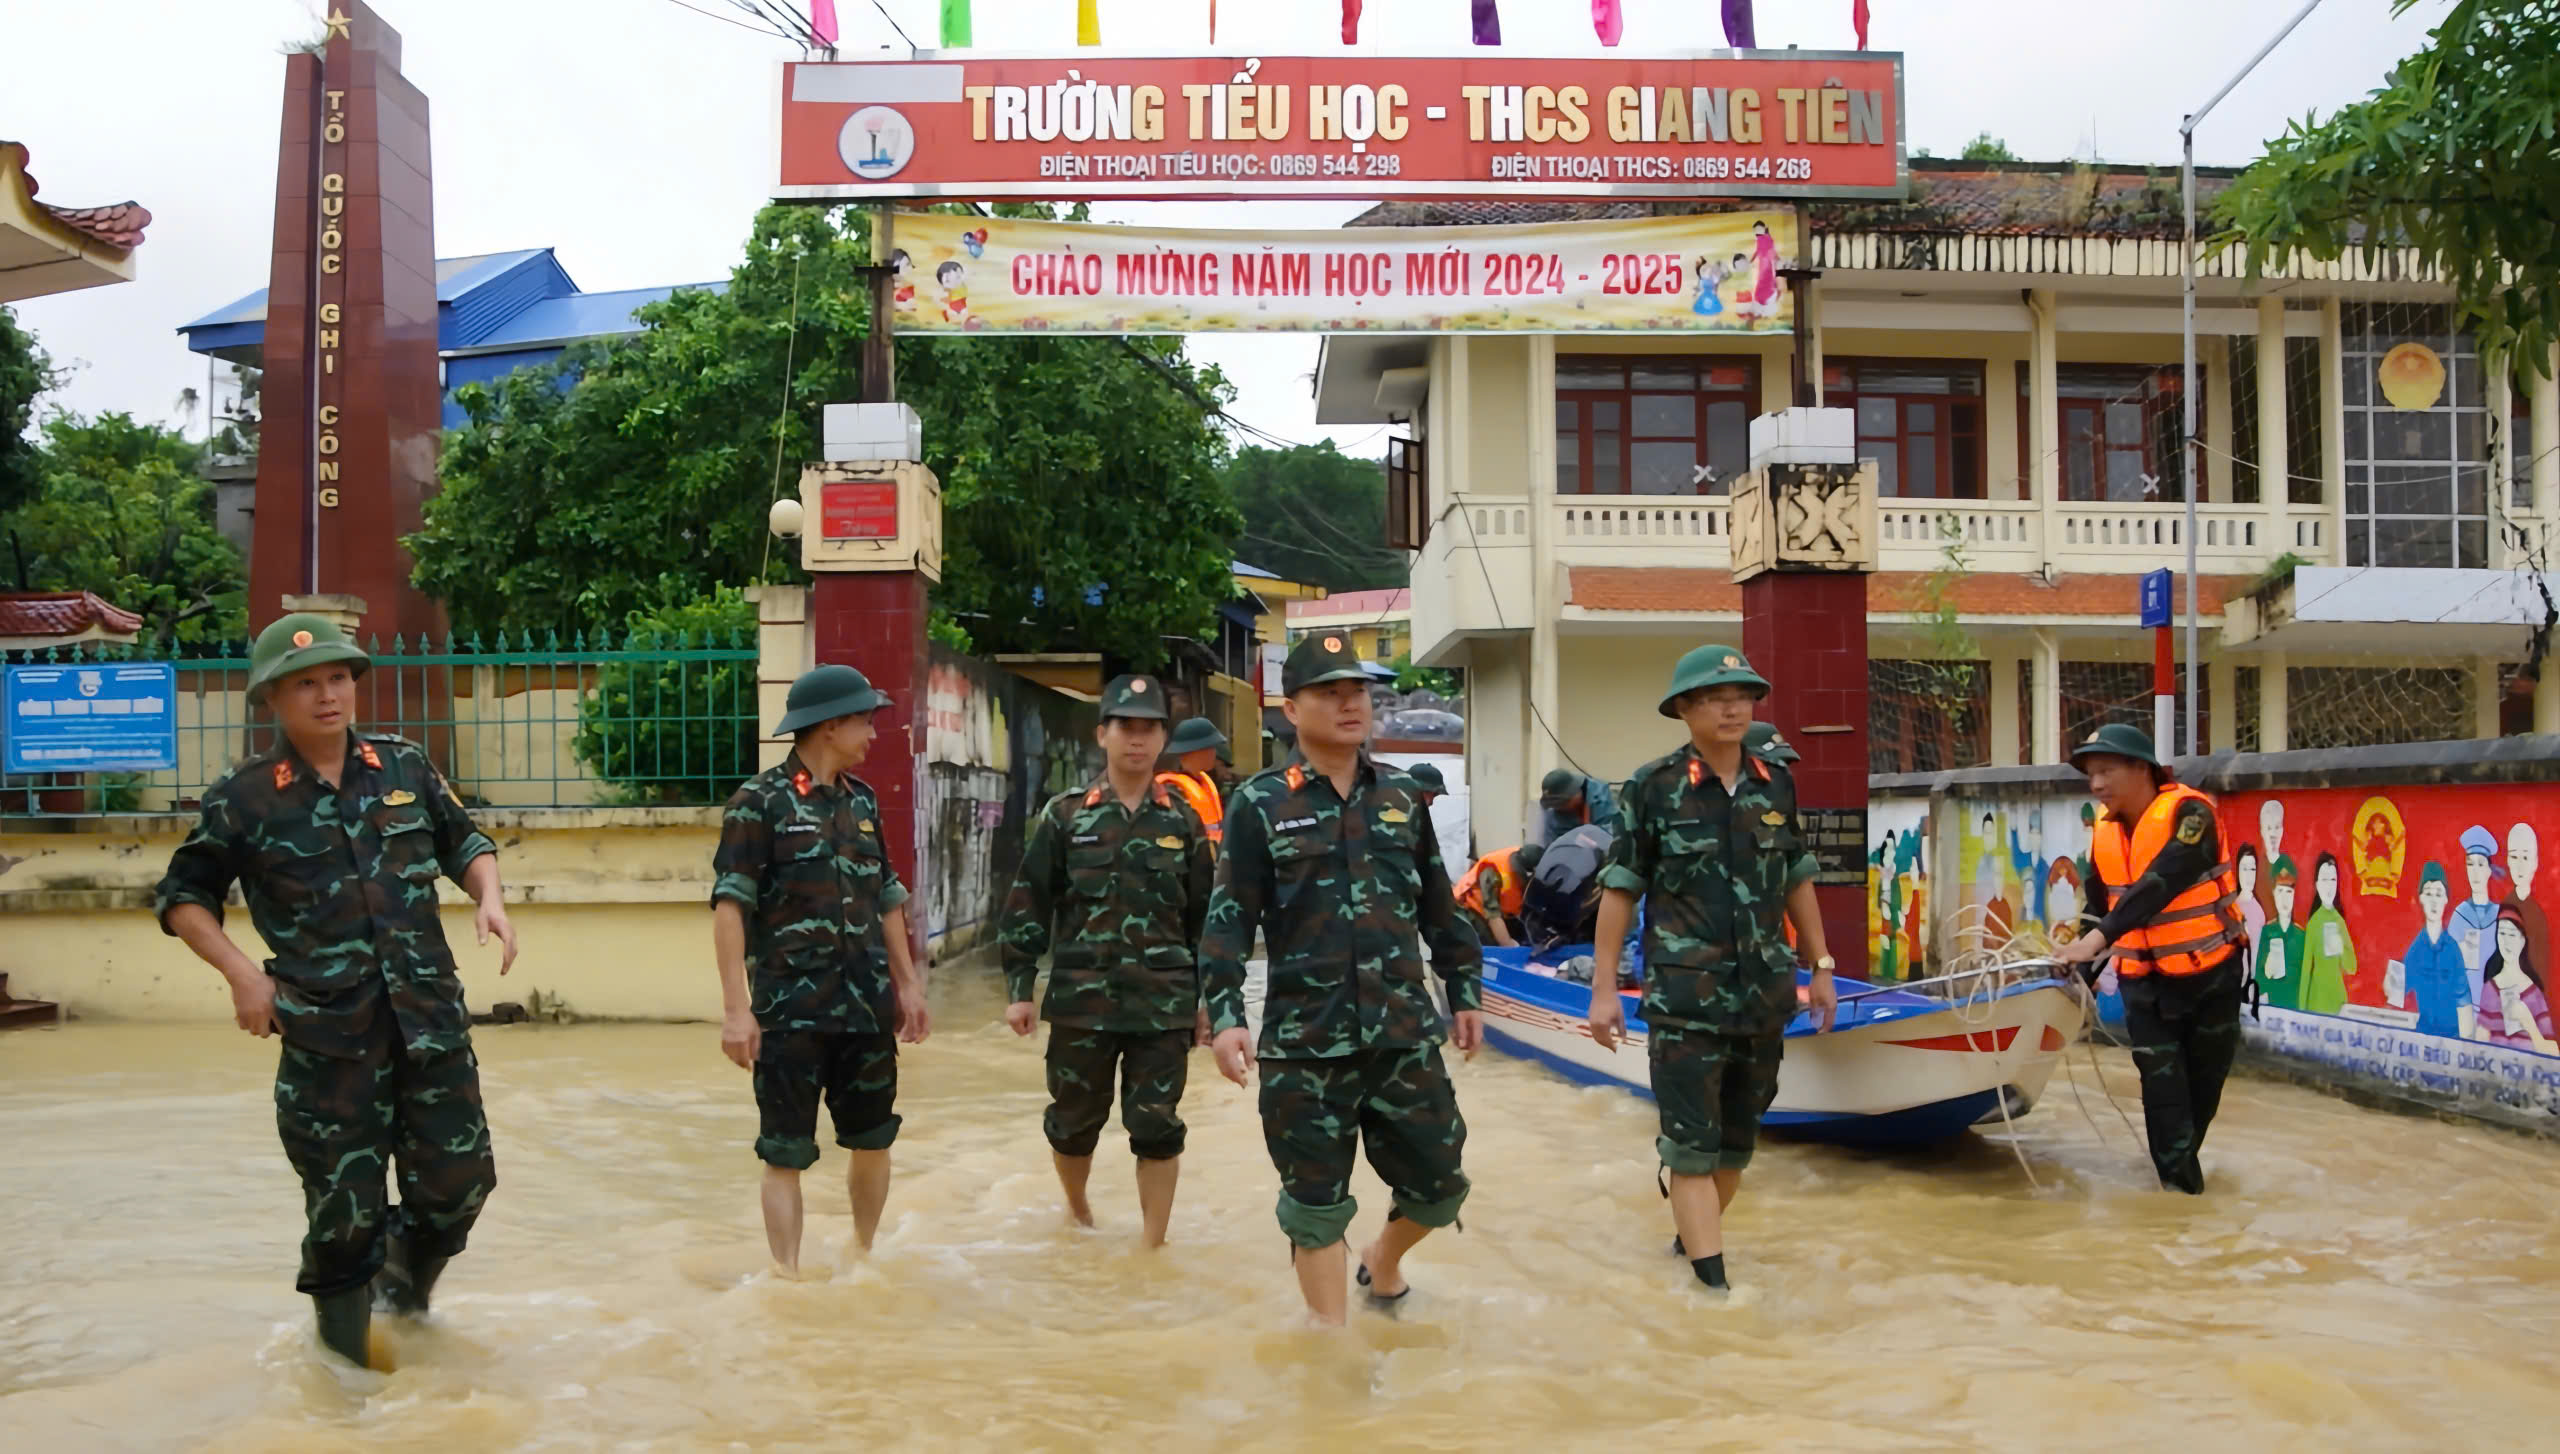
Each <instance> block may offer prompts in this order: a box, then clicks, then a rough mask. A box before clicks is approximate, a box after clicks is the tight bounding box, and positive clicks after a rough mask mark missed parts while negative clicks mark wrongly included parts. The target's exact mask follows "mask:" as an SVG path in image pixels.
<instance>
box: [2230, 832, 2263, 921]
mask: <svg viewBox="0 0 2560 1454" xmlns="http://www.w3.org/2000/svg"><path fill="white" fill-rule="evenodd" d="M2231 862H2232V866H2233V867H2234V868H2235V869H2237V870H2238V872H2239V874H2240V924H2241V927H2242V928H2245V929H2247V930H2248V931H2249V942H2250V943H2252V944H2255V943H2257V942H2258V936H2259V935H2261V934H2264V933H2265V932H2267V906H2266V905H2264V904H2262V903H2260V902H2258V878H2259V873H2258V869H2259V863H2258V845H2256V844H2254V843H2243V844H2241V845H2240V851H2239V852H2238V853H2236V854H2234V855H2232V860H2231Z"/></svg>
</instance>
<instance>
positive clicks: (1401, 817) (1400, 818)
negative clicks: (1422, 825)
mask: <svg viewBox="0 0 2560 1454" xmlns="http://www.w3.org/2000/svg"><path fill="white" fill-rule="evenodd" d="M1412 816H1413V815H1412V814H1410V813H1407V812H1406V811H1405V810H1404V809H1402V808H1389V809H1387V810H1386V811H1385V812H1383V813H1380V814H1379V815H1378V821H1379V822H1381V823H1402V822H1404V821H1405V820H1407V819H1408V818H1411V817H1412Z"/></svg>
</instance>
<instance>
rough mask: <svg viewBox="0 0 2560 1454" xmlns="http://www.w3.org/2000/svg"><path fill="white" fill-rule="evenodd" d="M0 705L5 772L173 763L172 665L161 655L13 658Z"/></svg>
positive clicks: (129, 768)
mask: <svg viewBox="0 0 2560 1454" xmlns="http://www.w3.org/2000/svg"><path fill="white" fill-rule="evenodd" d="M0 707H5V708H6V716H5V720H0V746H5V749H6V752H5V764H0V766H5V770H6V771H9V772H17V773H26V772H156V771H164V770H166V769H169V768H174V767H176V766H177V765H178V669H177V668H176V667H174V666H171V665H170V664H169V663H167V662H165V661H113V662H95V663H91V664H89V665H85V666H13V667H10V668H9V670H8V682H7V686H6V689H5V691H0Z"/></svg>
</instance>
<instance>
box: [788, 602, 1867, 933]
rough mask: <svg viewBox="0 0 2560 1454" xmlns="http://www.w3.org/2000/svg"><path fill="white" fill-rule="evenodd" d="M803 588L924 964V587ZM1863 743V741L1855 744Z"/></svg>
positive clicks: (821, 658) (818, 649)
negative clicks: (867, 717)
mask: <svg viewBox="0 0 2560 1454" xmlns="http://www.w3.org/2000/svg"><path fill="white" fill-rule="evenodd" d="M812 574H813V575H814V576H815V580H814V582H813V583H812V584H811V586H810V589H809V632H810V637H811V641H812V643H813V646H814V648H815V653H814V654H815V656H816V658H817V663H818V665H820V666H827V665H831V664H838V665H844V666H849V667H852V668H854V669H855V670H856V671H859V672H861V673H862V674H863V675H864V676H865V677H868V678H869V679H870V681H871V685H873V686H874V687H877V688H878V689H880V690H881V691H883V692H886V693H888V694H889V705H888V706H887V707H885V708H883V709H882V710H881V713H880V715H879V718H878V719H877V720H878V722H879V726H880V735H879V736H878V737H876V738H874V739H873V741H872V744H871V756H870V758H869V760H867V761H865V762H864V763H863V764H862V766H861V767H860V768H858V769H856V770H855V771H856V775H857V776H859V777H860V778H861V779H862V780H863V781H864V782H866V783H869V784H870V785H871V790H872V791H873V792H874V793H876V794H878V795H879V798H880V836H881V841H882V842H883V843H884V844H885V845H886V846H887V847H888V850H889V865H890V867H892V868H894V869H896V870H897V872H898V880H899V882H901V883H904V884H905V885H906V886H907V892H908V893H910V894H911V895H913V896H914V898H913V905H914V906H913V907H912V908H910V909H909V910H908V912H907V930H908V945H907V947H908V949H909V950H910V951H911V952H913V953H914V955H915V956H916V962H917V963H919V964H921V963H923V962H924V938H925V936H924V930H925V914H924V900H925V886H924V882H923V879H922V878H921V877H920V872H921V868H920V865H921V859H922V856H923V855H922V853H921V851H920V850H921V849H922V847H923V837H924V823H923V820H922V819H921V818H920V817H919V816H918V813H919V807H920V805H921V804H922V802H923V800H924V772H925V760H924V749H925V742H924V693H925V669H926V666H927V664H928V663H927V654H926V648H925V622H926V613H927V601H926V595H927V590H928V582H927V581H926V579H925V577H924V576H923V575H922V574H921V573H919V572H916V571H844V570H818V571H815V572H813V573H812ZM1862 740H1863V739H1862Z"/></svg>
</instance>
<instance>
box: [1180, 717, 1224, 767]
mask: <svg viewBox="0 0 2560 1454" xmlns="http://www.w3.org/2000/svg"><path fill="white" fill-rule="evenodd" d="M1226 745H1227V734H1225V733H1224V732H1221V731H1219V730H1218V724H1217V723H1215V722H1212V721H1210V720H1209V719H1208V718H1206V717H1185V718H1183V719H1182V721H1181V722H1179V723H1178V724H1176V725H1175V727H1174V729H1173V736H1172V738H1171V739H1170V740H1168V741H1167V742H1166V743H1165V745H1164V750H1165V751H1166V753H1168V754H1169V755H1171V756H1174V757H1180V756H1182V755H1183V754H1184V753H1186V752H1198V751H1200V750H1201V749H1203V748H1209V747H1224V746H1226Z"/></svg>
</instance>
